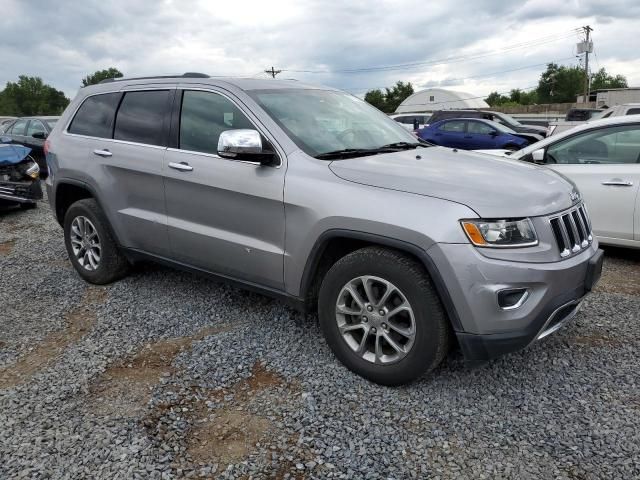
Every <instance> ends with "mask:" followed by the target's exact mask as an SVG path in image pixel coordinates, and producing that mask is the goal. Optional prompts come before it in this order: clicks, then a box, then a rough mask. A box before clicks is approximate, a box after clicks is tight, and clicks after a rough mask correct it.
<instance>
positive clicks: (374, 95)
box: [364, 81, 413, 113]
mask: <svg viewBox="0 0 640 480" xmlns="http://www.w3.org/2000/svg"><path fill="white" fill-rule="evenodd" d="M410 95H413V85H411V82H407V83H405V82H401V81H398V82H396V84H395V85H394V86H393V87H391V88H385V92H384V93H383V92H382V91H381V90H380V89H375V90H369V91H368V92H367V93H366V94H365V96H364V99H365V101H367V102H369V103H370V104H371V105H373V106H374V107H376V108H378V109H380V110H382V111H383V112H385V113H393V112H395V111H396V108H398V105H400V104H401V103H402V102H403V101H404V100H405V99H406V98H407V97H408V96H410Z"/></svg>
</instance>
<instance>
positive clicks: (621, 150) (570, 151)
mask: <svg viewBox="0 0 640 480" xmlns="http://www.w3.org/2000/svg"><path fill="white" fill-rule="evenodd" d="M482 153H487V154H490V155H502V156H508V157H509V158H513V159H516V160H524V161H527V162H533V163H538V164H542V165H546V166H548V167H549V168H552V169H553V170H555V171H557V172H558V173H560V174H562V175H565V176H566V177H568V178H570V179H571V180H572V181H573V182H575V183H576V184H577V185H578V187H579V189H580V191H581V192H582V194H583V196H584V198H585V200H586V201H587V203H588V204H589V212H590V214H591V220H592V222H593V231H594V233H595V235H596V236H597V237H598V240H599V241H600V243H602V244H604V245H616V246H620V247H631V248H640V189H639V188H640V187H639V186H640V115H631V116H624V117H612V118H606V119H602V120H593V121H590V122H587V123H584V124H582V125H580V126H578V127H575V128H573V129H571V130H566V131H564V132H562V133H560V134H558V135H553V136H551V137H547V138H545V139H544V140H542V141H541V142H538V143H534V144H533V145H530V146H528V147H526V148H524V149H522V150H519V151H517V152H508V151H505V150H486V151H483V152H482Z"/></svg>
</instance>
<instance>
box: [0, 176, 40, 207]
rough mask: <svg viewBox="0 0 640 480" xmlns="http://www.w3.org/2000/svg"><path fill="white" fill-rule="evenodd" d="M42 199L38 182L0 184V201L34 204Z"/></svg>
mask: <svg viewBox="0 0 640 480" xmlns="http://www.w3.org/2000/svg"><path fill="white" fill-rule="evenodd" d="M41 199H42V187H41V186H40V181H39V180H33V181H25V182H5V181H2V182H0V200H3V201H6V202H15V203H36V202H37V201H38V200H41Z"/></svg>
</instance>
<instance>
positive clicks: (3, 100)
mask: <svg viewBox="0 0 640 480" xmlns="http://www.w3.org/2000/svg"><path fill="white" fill-rule="evenodd" d="M68 104H69V99H68V98H67V97H65V95H64V93H63V92H61V91H60V90H56V89H55V88H53V87H52V86H50V85H46V84H45V83H44V82H43V81H42V79H41V78H39V77H28V76H26V75H20V77H18V81H17V82H7V86H6V87H5V89H4V90H3V91H1V92H0V114H2V115H14V116H17V117H23V116H30V115H59V114H61V113H62V111H63V110H64V109H65V108H66V106H67V105H68Z"/></svg>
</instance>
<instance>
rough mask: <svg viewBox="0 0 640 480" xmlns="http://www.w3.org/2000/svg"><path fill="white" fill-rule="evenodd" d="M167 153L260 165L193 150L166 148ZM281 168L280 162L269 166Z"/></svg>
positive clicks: (254, 163) (254, 164) (259, 164)
mask: <svg viewBox="0 0 640 480" xmlns="http://www.w3.org/2000/svg"><path fill="white" fill-rule="evenodd" d="M167 152H173V153H184V154H185V155H198V156H200V157H209V158H215V159H217V160H224V161H225V162H234V163H244V164H246V165H253V166H261V165H262V164H261V163H260V162H252V161H250V160H234V159H232V158H224V157H221V156H220V155H217V154H215V153H206V152H197V151H195V150H182V149H181V148H173V147H169V148H167ZM281 166H282V162H280V165H277V166H275V165H271V167H272V168H280V167H281Z"/></svg>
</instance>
